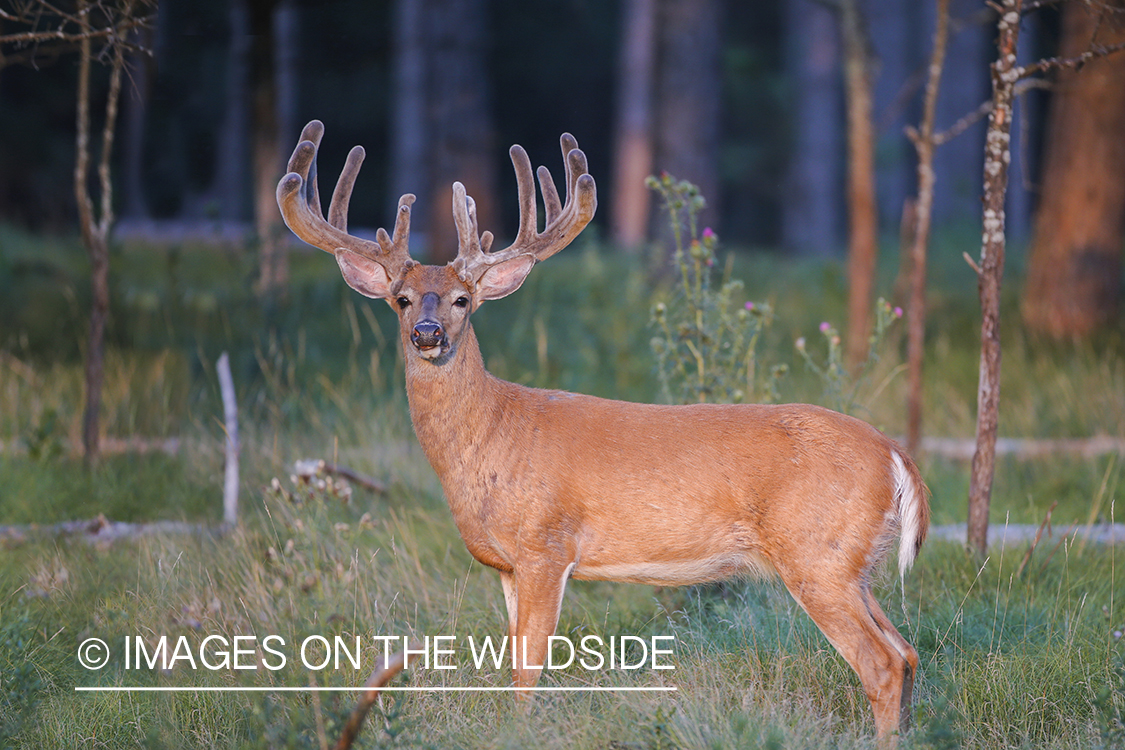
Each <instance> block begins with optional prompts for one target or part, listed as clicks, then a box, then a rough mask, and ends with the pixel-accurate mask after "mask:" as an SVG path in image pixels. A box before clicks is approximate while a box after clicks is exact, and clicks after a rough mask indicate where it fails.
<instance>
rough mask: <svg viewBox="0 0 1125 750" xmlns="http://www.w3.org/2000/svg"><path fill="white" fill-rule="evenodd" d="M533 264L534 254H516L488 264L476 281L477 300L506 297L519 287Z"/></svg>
mask: <svg viewBox="0 0 1125 750" xmlns="http://www.w3.org/2000/svg"><path fill="white" fill-rule="evenodd" d="M534 266H535V256H534V255H517V256H516V257H514V258H509V259H508V260H505V261H501V262H500V263H497V264H496V265H494V266H490V267H489V269H488V270H487V271H485V272H484V275H483V276H481V277H480V281H478V282H477V294H476V296H477V301H478V302H484V301H485V300H489V299H500V298H501V297H507V296H508V295H509V294H511V293H512V292H514V291H516V290H517V289H519V288H520V284H522V283H523V280H524V279H526V278H527V275H528V274H529V273H531V269H532V268H533V267H534Z"/></svg>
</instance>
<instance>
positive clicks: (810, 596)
mask: <svg viewBox="0 0 1125 750" xmlns="http://www.w3.org/2000/svg"><path fill="white" fill-rule="evenodd" d="M817 578H818V580H807V579H806V580H793V579H792V576H789V577H787V576H786V574H785V572H784V571H782V580H783V581H784V582H785V585H786V586H787V587H788V588H789V591H790V593H792V594H793V596H794V598H795V599H796V600H797V602H798V603H799V604H800V605H801V606H802V607H803V608H804V610H805V611H806V612H808V614H809V616H810V617H811V618H812V620H813V622H815V623H816V625H817V627H819V628H820V630H821V632H822V633H824V636H825V637H826V638H827V639H828V641H829V643H831V644H832V645H833V647H835V649H836V650H837V651H839V652H840V655H841V656H843V657H844V660H845V661H847V663H848V665H849V666H851V668H852V669H853V670H855V672H856V674H857V675H859V681H860V683H861V684H862V685H863V691H864V693H866V695H867V699H868V700H869V701H870V702H871V708H872V710H873V711H874V713H875V734H876V736H877V737H878V738H879V739H880V740H890V741H891V742H893V737H894V733H895V732H896V730H898V729H899V728H900V727H901V726H902V724H903V722H904V721H906V720H907V719H908V716H907V717H904V716H903V713H904V709H905V708H906V706H907V705H908V704H909V700H910V698H909V694H910V690H911V686H912V683H913V670H914V668H915V667H916V666H917V663H918V662H917V660H918V657H917V654H915V653H914V649H912V648H910V645H909V644H907V643H906V641H905V640H904V639H903V638H902V636H901V635H899V636H898V638H897V640H896V639H894V638H893V637H892V636H891V635H890V632H894V633H895V635H898V634H897V631H895V629H894V628H893V627H892V626H891V624H890V621H889V620H887V617H886V615H884V614H883V611H882V610H881V609H879V606H878V604H876V603H875V600H874V598H873V597H872V596H871V594H870V591H869V587H868V585H867V583H866V582H863V581H852V582H845V583H843V585H840V584H839V583H838V582H836V581H828V582H825V579H824V575H823V573H821V574H820V575H819V576H818V577H817ZM876 612H877V613H878V615H876V614H875V613H876ZM888 631H889V632H888ZM903 646H905V649H904V648H903ZM906 649H909V651H907V654H909V656H908V655H905V654H904V653H903V651H905V650H906ZM911 657H913V660H911Z"/></svg>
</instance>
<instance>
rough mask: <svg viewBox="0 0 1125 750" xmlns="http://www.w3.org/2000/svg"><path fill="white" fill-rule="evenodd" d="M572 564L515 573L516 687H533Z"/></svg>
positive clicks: (553, 628) (541, 666)
mask: <svg viewBox="0 0 1125 750" xmlns="http://www.w3.org/2000/svg"><path fill="white" fill-rule="evenodd" d="M573 569H574V563H571V564H570V565H567V566H565V567H558V566H554V565H540V566H536V567H533V568H520V569H518V570H516V571H515V573H514V578H515V592H516V595H515V597H514V599H515V604H516V615H515V632H514V634H513V638H512V641H511V644H512V679H513V682H514V683H515V685H516V687H524V688H529V687H535V684H536V683H537V682H539V675H540V673H541V672H542V671H543V664H544V660H545V659H546V658H547V645H548V639H549V638H550V637H551V636H552V635H554V633H555V626H556V625H558V622H559V609H560V608H561V606H562V597H563V592H564V591H565V590H566V582H567V579H568V578H570V573H571V571H572V570H573Z"/></svg>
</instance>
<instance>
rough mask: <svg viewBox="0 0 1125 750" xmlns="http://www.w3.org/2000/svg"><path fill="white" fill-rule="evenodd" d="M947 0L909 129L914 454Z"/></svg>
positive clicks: (910, 434) (909, 411) (909, 399)
mask: <svg viewBox="0 0 1125 750" xmlns="http://www.w3.org/2000/svg"><path fill="white" fill-rule="evenodd" d="M948 34H949V0H937V29H936V30H935V32H934V48H933V53H932V54H931V56H930V65H929V72H928V74H927V79H926V93H925V96H924V100H923V104H922V123H921V127H920V128H919V129H918V130H917V131H909V132H910V136H911V140H912V141H913V142H914V147H915V150H916V151H917V152H918V199H917V201H915V202H914V211H913V213H914V226H913V228H912V231H911V232H910V237H911V244H910V302H909V304H908V306H907V321H906V324H907V325H906V370H907V389H906V449H907V450H908V451H910V453H912V454H914V455H917V454H918V448H919V447H920V445H921V442H922V358H923V355H924V354H925V343H926V342H925V336H926V256H927V255H928V251H929V243H930V225H931V219H932V217H933V207H934V149H935V143H934V121H935V117H936V110H937V99H938V91H939V90H940V89H941V73H942V68H943V67H944V65H945V47H946V42H947V40H948V38H949V36H948Z"/></svg>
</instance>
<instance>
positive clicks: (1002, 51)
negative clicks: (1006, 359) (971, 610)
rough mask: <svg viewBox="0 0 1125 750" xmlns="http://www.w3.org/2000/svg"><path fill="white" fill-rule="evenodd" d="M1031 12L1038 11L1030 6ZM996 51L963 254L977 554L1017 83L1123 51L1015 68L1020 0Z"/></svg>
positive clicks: (988, 485) (1118, 46)
mask: <svg viewBox="0 0 1125 750" xmlns="http://www.w3.org/2000/svg"><path fill="white" fill-rule="evenodd" d="M1033 7H1040V5H1039V4H1038V3H1035V4H1033ZM998 10H999V15H998V21H997V32H998V34H997V47H998V50H999V54H998V56H997V58H996V61H995V62H993V64H992V102H991V109H990V112H989V118H988V132H987V135H986V137H985V146H984V149H985V162H984V212H983V220H982V225H983V232H982V236H981V251H980V263H979V265H978V264H977V263H976V262H974V261H972V259H970V258H969V257H968V255H966V256H965V257H966V259H968V260H969V262H970V264H972V266H973V268H974V270H976V272H977V280H978V281H977V288H978V291H979V295H980V306H981V336H980V340H981V353H980V378H979V381H978V386H977V429H976V449H975V450H974V452H973V463H972V469H971V474H970V477H969V523H968V543H969V547H970V548H971V549H973V550H974V551H975V552H976V553H977V554H978V555H980V556H983V555H984V554H985V553H986V551H987V549H988V512H989V505H990V503H991V497H992V481H993V478H994V476H995V470H996V428H997V424H998V422H999V416H1000V354H1001V349H1000V285H1001V281H1002V279H1003V277H1004V254H1005V245H1006V241H1007V240H1006V236H1005V220H1006V213H1005V201H1004V199H1005V194H1006V192H1007V188H1008V165H1009V164H1010V162H1011V131H1012V116H1013V112H1014V110H1013V107H1012V103H1013V101H1014V100H1015V96H1016V93H1017V91H1018V87H1017V84H1019V83H1020V82H1021V81H1023V80H1024V79H1032V80H1035V79H1033V76H1036V75H1037V74H1041V73H1046V72H1048V71H1052V70H1065V69H1074V68H1079V67H1081V66H1084V65H1086V64H1088V63H1089V62H1090V61H1091V60H1095V59H1097V58H1100V57H1104V56H1106V55H1109V54H1112V53H1114V52H1120V51H1122V50H1125V41H1122V42H1118V43H1115V44H1112V45H1108V46H1106V45H1101V44H1096V43H1091V44H1090V45H1089V46H1088V47H1087V48H1086V50H1085V51H1084V52H1082V53H1081V54H1078V55H1075V56H1072V57H1057V58H1051V59H1047V60H1040V61H1038V62H1036V63H1031V64H1028V65H1019V64H1017V59H1018V57H1017V51H1018V41H1019V31H1020V23H1021V21H1022V15H1023V0H1003V2H1002V3H1001V5H1000V6H999V8H998Z"/></svg>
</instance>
